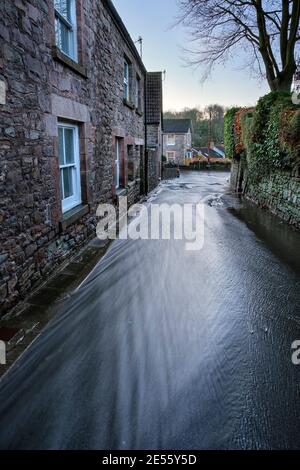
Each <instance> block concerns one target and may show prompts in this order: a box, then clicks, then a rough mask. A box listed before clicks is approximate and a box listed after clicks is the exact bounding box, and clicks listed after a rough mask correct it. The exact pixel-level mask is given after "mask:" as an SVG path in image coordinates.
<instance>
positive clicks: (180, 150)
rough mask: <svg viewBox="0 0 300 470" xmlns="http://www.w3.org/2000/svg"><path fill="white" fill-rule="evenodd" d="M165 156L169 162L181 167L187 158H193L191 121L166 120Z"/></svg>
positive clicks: (164, 135)
mask: <svg viewBox="0 0 300 470" xmlns="http://www.w3.org/2000/svg"><path fill="white" fill-rule="evenodd" d="M163 154H164V156H165V157H166V158H167V161H168V162H172V163H176V164H179V165H183V164H184V163H185V159H186V158H192V157H193V151H192V121H191V120H190V119H165V120H164V127H163Z"/></svg>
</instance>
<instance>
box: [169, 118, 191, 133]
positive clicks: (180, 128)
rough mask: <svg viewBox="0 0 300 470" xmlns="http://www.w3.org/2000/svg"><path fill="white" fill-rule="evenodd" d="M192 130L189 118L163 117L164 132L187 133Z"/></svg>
mask: <svg viewBox="0 0 300 470" xmlns="http://www.w3.org/2000/svg"><path fill="white" fill-rule="evenodd" d="M189 130H192V121H191V119H164V133H165V134H187V133H188V131H189Z"/></svg>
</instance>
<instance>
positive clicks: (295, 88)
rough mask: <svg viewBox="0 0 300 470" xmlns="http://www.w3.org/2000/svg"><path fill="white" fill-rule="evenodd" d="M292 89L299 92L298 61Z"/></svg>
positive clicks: (299, 75) (299, 67) (299, 72)
mask: <svg viewBox="0 0 300 470" xmlns="http://www.w3.org/2000/svg"><path fill="white" fill-rule="evenodd" d="M293 91H295V92H297V93H300V61H299V63H298V68H297V71H296V73H295V75H294V81H293Z"/></svg>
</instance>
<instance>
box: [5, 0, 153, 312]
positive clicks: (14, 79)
mask: <svg viewBox="0 0 300 470" xmlns="http://www.w3.org/2000/svg"><path fill="white" fill-rule="evenodd" d="M145 81H146V70H145V67H144V65H143V63H142V61H141V58H140V56H139V54H138V52H137V50H136V48H135V45H134V43H133V41H132V39H131V38H130V36H129V34H128V32H127V30H126V28H125V26H124V24H123V22H122V20H121V18H120V16H119V15H118V13H117V11H116V10H115V8H114V6H113V4H112V2H111V1H110V0H15V1H14V2H12V1H9V0H4V1H1V3H0V85H1V86H0V117H1V120H0V163H1V168H0V191H1V195H0V198H1V199H0V221H1V234H0V237H1V240H0V242H1V252H0V253H1V254H0V275H1V279H0V299H1V300H0V308H1V313H2V314H3V313H5V312H6V311H7V310H8V309H9V308H10V307H11V306H13V305H14V304H15V303H16V302H17V301H18V300H20V299H22V298H23V297H24V296H25V295H26V294H28V292H29V291H30V290H31V289H32V287H33V286H35V285H36V284H37V283H39V282H40V281H41V280H42V279H44V278H45V276H46V275H47V274H48V273H49V272H50V271H52V270H53V269H54V268H55V267H56V266H57V265H58V264H60V263H61V262H62V261H63V260H64V259H65V258H66V257H68V256H69V255H70V254H72V253H73V252H74V251H75V250H77V249H78V248H79V247H80V246H81V245H82V244H84V243H85V242H86V241H87V240H88V239H89V238H92V237H94V236H95V227H96V224H97V222H98V220H97V217H96V209H97V207H98V205H99V204H100V203H107V202H113V203H116V202H117V199H118V196H119V195H128V198H129V201H130V203H133V202H134V201H137V200H138V199H139V198H140V195H141V192H143V191H144V188H145V186H146V184H145V182H144V181H143V178H144V174H145V173H144V167H145V160H144V159H145V156H144V154H145Z"/></svg>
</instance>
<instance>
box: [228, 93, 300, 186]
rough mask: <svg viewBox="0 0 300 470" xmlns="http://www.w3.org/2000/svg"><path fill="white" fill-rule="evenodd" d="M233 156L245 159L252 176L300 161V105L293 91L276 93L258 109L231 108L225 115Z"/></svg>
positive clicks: (229, 151)
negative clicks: (297, 103)
mask: <svg viewBox="0 0 300 470" xmlns="http://www.w3.org/2000/svg"><path fill="white" fill-rule="evenodd" d="M224 140H225V147H226V154H227V157H229V158H245V159H246V160H247V164H248V170H249V177H250V178H252V179H260V178H261V177H262V176H263V175H266V174H268V173H270V172H272V171H273V170H274V169H276V168H282V169H284V168H293V167H294V166H295V165H298V164H300V106H299V105H294V104H293V103H292V100H291V95H290V94H289V93H278V92H272V93H269V94H268V95H266V96H264V97H263V98H261V99H260V100H259V101H258V104H257V107H256V108H255V109H244V108H242V109H237V108H232V109H230V110H229V111H228V112H227V114H226V116H225V136H224Z"/></svg>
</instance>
